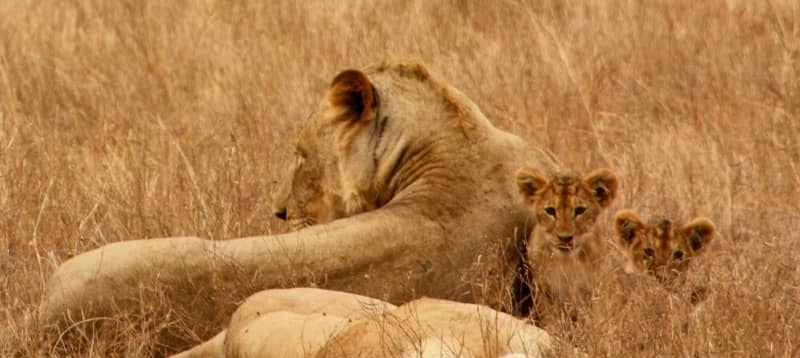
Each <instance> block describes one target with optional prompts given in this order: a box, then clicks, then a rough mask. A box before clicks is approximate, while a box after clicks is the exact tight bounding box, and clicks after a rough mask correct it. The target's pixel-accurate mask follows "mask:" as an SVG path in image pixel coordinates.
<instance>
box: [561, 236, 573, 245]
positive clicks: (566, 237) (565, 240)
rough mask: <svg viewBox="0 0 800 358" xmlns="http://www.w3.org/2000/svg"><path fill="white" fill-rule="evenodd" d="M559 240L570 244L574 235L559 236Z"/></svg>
mask: <svg viewBox="0 0 800 358" xmlns="http://www.w3.org/2000/svg"><path fill="white" fill-rule="evenodd" d="M558 239H559V240H560V241H561V242H563V243H569V242H570V241H572V235H570V236H561V235H558Z"/></svg>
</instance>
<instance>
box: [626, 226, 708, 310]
mask: <svg viewBox="0 0 800 358" xmlns="http://www.w3.org/2000/svg"><path fill="white" fill-rule="evenodd" d="M614 227H615V230H616V232H617V243H618V244H619V245H620V246H621V247H622V249H623V253H624V255H625V261H624V267H625V272H628V273H634V272H637V273H644V274H648V275H652V276H655V278H656V279H658V281H659V282H661V283H662V284H664V285H666V286H667V287H668V288H670V287H673V286H674V285H675V284H677V283H680V282H681V281H680V280H682V279H683V278H684V275H683V273H685V272H686V270H687V269H688V268H689V265H690V263H691V262H692V260H693V259H695V258H697V257H698V256H700V255H702V254H703V253H704V252H705V251H706V250H705V249H706V248H707V247H708V245H709V244H710V243H711V241H712V240H713V239H714V232H715V228H714V223H712V222H711V220H709V219H707V218H702V217H700V218H695V219H694V220H692V221H690V222H689V223H687V224H684V225H681V224H677V223H675V222H674V221H672V220H670V219H667V218H665V217H661V216H655V217H653V218H651V219H650V220H649V221H648V222H647V223H645V221H644V220H642V219H641V218H639V216H638V215H636V213H635V212H633V211H631V210H621V211H619V212H617V214H616V215H614ZM701 296H705V289H703V288H701V287H695V288H694V289H693V290H692V293H691V301H692V303H697V302H698V301H699V300H702V298H703V297H701Z"/></svg>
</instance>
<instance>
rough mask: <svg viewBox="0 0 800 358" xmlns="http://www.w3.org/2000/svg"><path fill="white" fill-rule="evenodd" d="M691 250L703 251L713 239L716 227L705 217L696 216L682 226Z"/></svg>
mask: <svg viewBox="0 0 800 358" xmlns="http://www.w3.org/2000/svg"><path fill="white" fill-rule="evenodd" d="M682 230H683V232H684V233H685V235H686V240H688V244H689V247H690V248H691V249H692V251H693V252H695V253H699V252H701V251H703V249H704V248H706V246H708V244H709V243H711V240H713V239H714V233H715V232H716V228H715V227H714V223H713V222H711V220H709V219H707V218H696V219H694V220H692V222H690V223H688V224H686V225H685V226H684V227H683V228H682Z"/></svg>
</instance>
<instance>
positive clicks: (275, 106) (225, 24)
mask: <svg viewBox="0 0 800 358" xmlns="http://www.w3.org/2000/svg"><path fill="white" fill-rule="evenodd" d="M405 58H416V59H420V60H422V61H424V62H426V63H428V64H429V65H430V67H431V68H433V69H434V70H435V71H436V72H438V73H439V74H441V75H442V76H443V77H444V78H446V79H447V80H448V81H449V82H450V83H451V84H453V85H454V86H455V87H457V88H459V89H461V90H462V91H464V92H465V93H466V94H467V95H468V96H469V97H470V98H472V99H473V100H474V101H475V102H476V103H477V104H478V105H479V106H480V107H481V108H482V110H483V111H484V112H485V113H486V114H487V116H488V117H489V118H490V119H491V120H492V121H493V122H494V123H495V124H496V125H498V126H499V127H501V128H503V129H505V130H508V131H511V132H513V133H516V134H518V135H520V136H522V137H523V138H525V139H526V140H528V141H529V142H530V143H533V144H534V145H538V146H542V147H546V148H548V149H550V150H552V151H553V152H554V153H556V154H557V155H558V157H559V158H560V159H561V160H562V161H563V162H564V163H566V164H567V165H569V166H571V167H573V168H576V169H580V170H586V169H591V168H595V167H599V166H607V167H610V168H612V169H614V170H615V171H616V172H617V173H618V174H619V175H620V177H621V180H622V189H621V190H622V192H621V196H620V197H619V198H618V199H617V201H616V202H615V203H614V205H613V206H612V208H611V210H609V213H608V215H607V216H606V217H605V218H604V219H603V220H602V224H603V225H604V227H605V228H604V232H606V233H607V234H608V237H609V238H610V237H611V233H612V232H611V225H609V224H610V217H611V215H612V214H613V212H614V211H616V210H618V209H622V208H633V209H636V210H637V211H639V212H640V213H641V214H643V215H644V216H648V215H649V214H650V213H662V214H667V215H672V216H675V217H679V218H683V219H688V218H690V217H694V216H698V215H703V216H708V217H710V218H711V219H712V220H713V221H714V222H715V223H716V224H717V228H718V234H717V237H716V242H717V244H716V245H715V246H716V247H715V248H714V250H713V251H712V252H711V253H710V254H709V255H707V258H706V260H705V261H704V265H703V266H700V267H696V268H695V269H694V270H693V271H692V272H691V275H690V276H691V277H690V280H701V281H703V282H706V283H707V284H708V285H709V287H710V288H711V290H712V294H711V296H710V297H709V298H708V299H707V301H706V303H705V305H704V307H703V309H702V311H701V313H702V319H701V318H698V317H697V316H698V315H697V314H695V315H689V313H687V312H688V311H689V310H688V307H687V304H686V303H685V302H682V301H680V300H675V299H670V296H669V295H668V294H666V293H665V292H664V291H662V290H659V289H656V288H652V287H649V286H648V285H639V286H637V285H633V286H634V287H633V288H631V287H628V286H630V285H626V284H624V283H619V282H616V281H611V280H609V281H607V282H606V283H605V284H603V285H601V286H600V287H598V288H597V290H596V292H595V296H596V299H595V302H594V303H595V304H594V306H593V310H592V311H591V312H587V313H586V319H585V320H584V323H583V324H581V325H579V326H577V327H567V328H566V329H565V330H564V331H561V330H556V331H554V332H553V333H554V334H555V335H556V336H557V337H562V338H567V339H568V340H569V341H571V342H572V343H573V344H574V345H576V346H578V347H579V348H580V349H581V350H582V351H585V352H587V353H589V354H590V355H592V356H598V355H607V356H626V355H630V354H632V353H635V354H636V355H638V356H656V355H658V356H695V355H699V356H709V355H714V356H797V355H800V310H799V309H800V269H799V268H798V257H800V214H799V213H800V4H798V3H797V2H796V1H792V0H785V1H784V0H773V1H763V2H756V1H736V0H729V1H701V2H692V1H665V2H662V1H596V2H595V1H591V2H590V1H586V2H583V1H577V2H571V1H537V2H530V3H527V2H516V1H498V2H482V1H481V2H470V1H442V2H439V1H422V0H417V1H378V2H362V1H347V2H341V1H325V2H319V1H298V2H295V1H248V0H236V1H234V0H219V1H214V0H205V1H189V0H184V1H138V0H125V1H104V0H87V1H61V0H58V1H55V0H48V1H29V0H3V1H0V272H1V273H2V276H0V355H1V356H39V355H47V354H49V352H50V349H51V347H52V345H53V341H52V339H51V340H48V339H45V338H44V337H42V335H41V334H40V333H39V326H38V324H37V322H36V310H37V306H38V304H39V302H40V300H41V299H42V293H43V286H44V282H45V280H46V278H47V277H48V275H49V274H50V273H51V272H52V271H53V269H54V268H55V267H56V266H57V265H58V264H59V263H60V262H62V261H64V260H66V259H68V258H69V257H71V256H73V255H75V254H78V253H81V252H84V251H87V250H91V249H93V248H96V247H98V246H100V245H103V244H105V243H108V242H114V241H120V240H127V239H133V238H148V237H164V236H179V235H196V236H201V237H206V238H212V239H227V238H235V237H242V236H248V235H259V234H265V233H276V232H281V231H285V230H286V227H285V226H284V225H283V224H282V223H280V222H278V221H276V220H275V219H273V218H272V214H271V210H270V204H271V197H270V193H271V190H272V189H273V187H274V185H275V183H276V181H277V180H278V179H279V177H280V176H281V174H282V172H283V171H284V169H285V168H286V167H287V164H288V161H289V160H290V157H291V155H290V154H291V153H292V151H293V146H292V139H293V136H294V133H295V131H296V130H297V129H298V127H299V126H300V125H301V123H302V122H303V120H304V119H305V118H306V116H307V115H308V114H309V112H310V110H311V108H313V107H314V106H315V105H316V103H317V102H318V101H319V100H321V99H322V96H323V93H324V90H325V88H326V86H327V84H328V83H329V81H330V80H331V78H333V76H334V75H335V74H336V73H337V72H338V71H340V70H342V69H345V68H351V67H355V68H359V67H363V66H365V65H368V64H372V63H376V62H381V61H383V60H386V59H405ZM620 297H623V298H625V299H624V300H618V299H617V298H620ZM478 299H480V298H478ZM614 302H623V303H622V304H619V303H614ZM122 323H123V324H118V325H117V326H118V327H122V328H120V329H119V330H118V331H116V333H113V334H106V335H103V336H101V337H99V338H96V339H94V340H93V342H91V343H90V344H88V345H87V346H86V347H84V349H85V350H84V351H83V354H87V355H99V356H102V355H107V354H111V353H115V354H125V355H143V354H147V352H149V351H150V349H152V348H153V347H152V346H153V345H154V344H155V343H153V339H152V336H153V335H154V332H156V331H157V330H159V329H161V328H163V327H164V326H165V325H172V324H180V323H179V322H175V321H174V320H172V319H170V318H169V316H151V319H150V320H147V321H145V322H144V323H142V322H141V321H139V324H131V323H130V322H128V324H127V325H126V324H124V323H125V321H124V320H123V321H122ZM126 327H127V328H126ZM564 352H567V351H564Z"/></svg>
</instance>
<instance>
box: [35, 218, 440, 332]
mask: <svg viewBox="0 0 800 358" xmlns="http://www.w3.org/2000/svg"><path fill="white" fill-rule="evenodd" d="M437 237H438V238H441V237H442V234H441V232H440V231H439V227H438V226H437V225H435V224H433V223H429V222H426V220H425V219H424V218H420V217H415V215H414V214H409V213H407V212H404V213H403V215H402V216H399V215H393V214H392V213H390V212H388V211H387V210H376V211H374V212H370V213H365V214H361V215H358V216H355V217H352V218H348V219H342V220H338V221H335V222H332V223H329V224H326V225H319V226H314V227H311V228H308V229H305V230H301V231H298V232H293V233H289V234H284V235H278V236H269V237H250V238H242V239H235V240H226V241H209V240H203V239H198V238H167V239H151V240H133V241H123V242H118V243H113V244H109V245H106V246H103V247H101V248H99V249H96V250H92V251H89V252H86V253H84V254H81V255H79V256H76V257H74V258H72V259H70V260H68V261H66V262H64V263H63V264H62V265H61V266H59V268H58V269H57V270H56V271H55V272H54V273H53V275H52V276H51V277H50V279H49V281H48V285H47V288H46V291H45V297H44V301H43V303H42V305H41V307H40V318H41V322H42V324H43V326H49V327H57V328H58V329H59V330H61V331H62V332H63V330H64V329H65V328H67V327H72V326H74V324H73V323H74V322H76V321H81V320H87V321H90V320H92V319H93V318H97V317H107V316H112V315H114V314H116V313H119V312H129V313H130V312H132V313H138V312H142V311H144V310H146V309H147V307H148V306H147V305H152V304H153V303H154V302H159V301H161V302H164V303H165V304H167V306H168V307H169V309H170V312H175V313H176V314H177V315H178V317H179V319H180V321H181V322H182V323H184V324H185V327H190V328H191V329H194V330H195V331H194V332H193V333H194V334H195V335H197V336H200V337H209V336H211V335H213V334H214V333H215V332H219V329H220V328H221V327H222V325H223V324H224V323H225V322H227V320H228V318H229V317H230V314H231V313H232V312H233V310H234V309H235V308H236V304H237V303H238V302H240V301H241V300H242V299H243V298H245V297H247V296H248V295H250V294H252V293H254V292H257V291H260V290H263V289H267V288H276V287H281V286H294V285H297V284H298V282H300V284H303V283H304V282H311V281H312V280H313V279H322V280H324V281H325V284H326V286H328V287H330V288H335V289H342V290H346V291H351V292H357V293H365V294H371V295H376V296H377V295H383V294H387V293H388V294H390V297H391V295H392V294H395V293H394V292H379V291H378V289H382V290H391V289H392V288H393V287H403V283H406V281H408V280H411V281H414V282H416V281H422V280H421V277H422V274H424V272H422V271H421V270H417V271H413V272H409V271H410V270H412V269H415V268H417V267H418V266H419V265H416V262H419V261H424V260H429V261H433V262H435V261H434V260H437V258H436V257H435V256H434V255H433V254H432V252H433V250H432V248H431V246H430V245H434V244H436V243H438V241H437V239H436V238H437ZM399 272H405V273H404V274H398V273H399ZM445 272H447V271H445ZM401 281H402V283H401ZM377 282H380V284H378V283H377ZM455 284H456V283H455V282H454V283H453V285H455ZM154 286H155V287H156V288H157V289H153V287H154ZM445 286H447V285H445ZM198 330H199V331H198ZM173 333H174V332H173ZM184 333H185V332H184ZM178 336H180V333H178ZM188 336H191V335H190V334H184V338H186V337H188ZM186 343H189V342H188V341H185V340H184V341H183V342H178V343H175V344H174V345H170V346H174V347H180V346H181V345H185V344H186Z"/></svg>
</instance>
